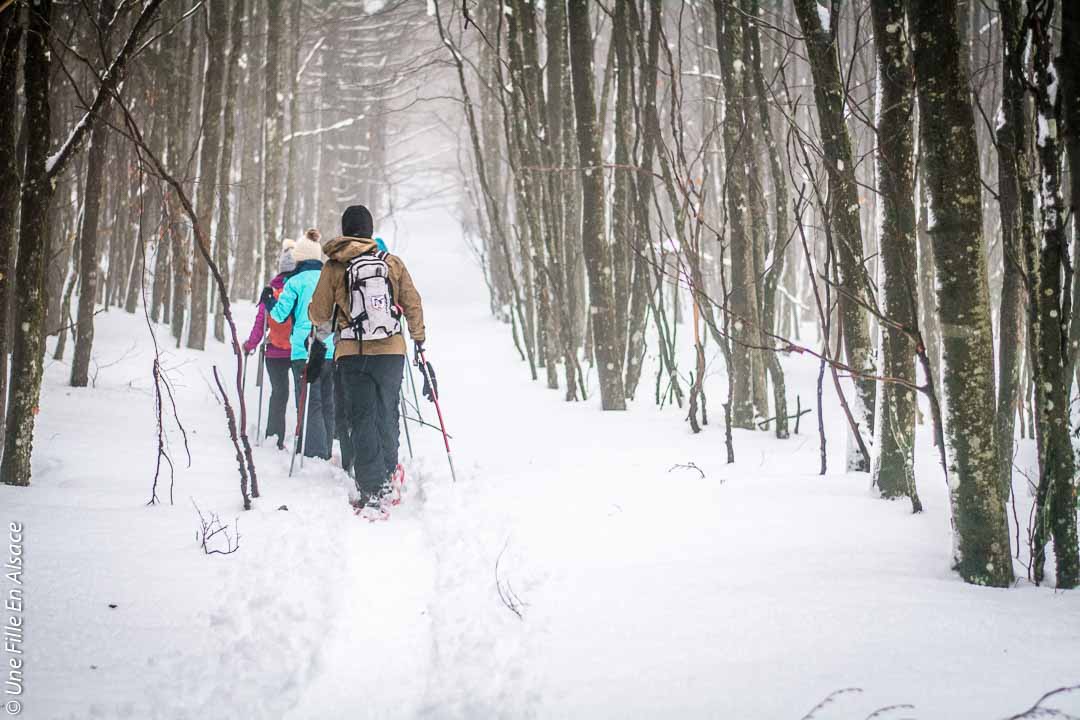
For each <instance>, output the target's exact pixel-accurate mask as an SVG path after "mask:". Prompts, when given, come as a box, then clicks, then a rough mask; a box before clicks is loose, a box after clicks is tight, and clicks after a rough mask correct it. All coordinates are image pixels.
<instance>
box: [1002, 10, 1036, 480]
mask: <svg viewBox="0 0 1080 720" xmlns="http://www.w3.org/2000/svg"><path fill="white" fill-rule="evenodd" d="M998 10H999V13H1000V15H999V17H1000V18H1001V35H1002V61H1003V62H1002V90H1001V108H1000V110H999V113H998V125H997V128H996V131H997V150H998V204H999V208H1000V212H1001V256H1002V275H1001V301H1000V308H1001V315H1000V320H999V322H998V326H999V331H998V395H997V439H998V454H999V455H1000V458H1001V459H1000V463H1001V466H1000V470H1001V488H1002V493H1003V494H1004V496H1005V497H1008V496H1009V493H1011V492H1012V459H1013V447H1014V441H1013V434H1014V431H1015V425H1016V406H1017V402H1016V401H1017V395H1018V394H1019V391H1020V384H1019V383H1020V372H1019V371H1020V356H1021V354H1022V352H1023V342H1022V338H1023V334H1022V332H1021V331H1022V327H1023V324H1024V323H1023V321H1024V312H1023V305H1024V303H1023V298H1024V286H1023V279H1024V275H1025V273H1026V272H1027V270H1026V268H1027V253H1028V250H1027V248H1030V247H1032V245H1033V243H1034V238H1033V233H1034V223H1035V219H1034V217H1033V208H1034V205H1033V198H1032V191H1031V184H1030V178H1029V175H1030V169H1029V167H1030V157H1029V155H1030V154H1029V152H1028V149H1027V144H1028V143H1027V132H1028V130H1027V126H1028V121H1027V112H1026V109H1025V107H1026V104H1027V101H1026V98H1025V86H1024V81H1025V80H1024V63H1025V60H1024V51H1025V48H1026V47H1027V43H1026V41H1025V40H1026V38H1027V36H1028V33H1027V32H1026V31H1025V30H1024V28H1023V14H1022V10H1021V2H1020V0H1001V2H999V3H998ZM1032 297H1034V295H1032Z"/></svg>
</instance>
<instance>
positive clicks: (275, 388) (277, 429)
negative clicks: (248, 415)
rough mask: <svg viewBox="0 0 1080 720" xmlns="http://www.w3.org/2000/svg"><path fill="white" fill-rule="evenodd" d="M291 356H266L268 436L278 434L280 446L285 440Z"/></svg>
mask: <svg viewBox="0 0 1080 720" xmlns="http://www.w3.org/2000/svg"><path fill="white" fill-rule="evenodd" d="M291 365H292V361H291V360H289V358H272V357H268V358H266V373H267V374H268V375H269V376H270V411H269V412H268V413H267V414H266V437H270V436H271V435H277V438H278V447H282V446H283V444H284V442H285V409H286V408H287V407H288V406H289V367H290V366H291Z"/></svg>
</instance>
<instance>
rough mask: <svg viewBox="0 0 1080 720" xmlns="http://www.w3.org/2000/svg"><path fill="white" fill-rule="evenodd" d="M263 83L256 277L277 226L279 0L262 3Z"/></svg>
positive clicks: (266, 268) (270, 256) (271, 253)
mask: <svg viewBox="0 0 1080 720" xmlns="http://www.w3.org/2000/svg"><path fill="white" fill-rule="evenodd" d="M266 17H267V20H266V25H267V32H266V79H265V82H266V85H265V93H264V94H263V97H264V101H263V102H264V103H265V106H264V108H263V112H265V113H266V115H265V119H266V127H265V130H264V133H263V252H262V257H263V264H262V272H261V273H259V274H258V275H259V277H269V276H270V273H271V271H272V270H273V262H274V258H276V257H277V254H278V253H277V251H278V245H279V242H280V240H279V238H281V237H282V235H281V233H282V228H281V146H282V144H283V142H284V139H285V137H284V135H285V128H284V127H283V125H284V119H285V118H284V114H285V110H284V108H283V107H282V100H283V99H282V97H281V77H280V75H281V73H280V71H279V69H278V65H279V64H278V55H279V53H280V51H281V34H282V27H283V25H284V23H285V14H284V13H283V12H282V11H281V0H267V3H266Z"/></svg>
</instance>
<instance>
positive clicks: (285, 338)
mask: <svg viewBox="0 0 1080 720" xmlns="http://www.w3.org/2000/svg"><path fill="white" fill-rule="evenodd" d="M292 248H293V241H292V240H286V241H285V242H284V243H283V244H282V246H281V255H280V256H279V258H278V274H277V275H275V276H274V279H273V280H271V281H270V283H269V284H268V285H267V287H266V288H264V289H263V292H264V293H265V292H267V291H269V292H270V293H272V294H273V296H274V297H277V296H278V295H280V294H281V289H282V288H283V287H285V281H286V280H288V279H289V276H290V275H292V272H293V270H295V269H296V260H295V259H294V258H293V254H292ZM267 333H269V337H268V338H267V339H266V372H267V374H268V375H270V410H269V412H268V413H267V416H266V437H270V436H271V435H277V438H278V441H277V446H278V450H283V449H284V448H285V408H287V407H288V405H289V367H290V366H291V361H290V355H291V352H292V350H291V345H290V342H289V335H290V334H291V333H292V318H291V317H290V318H288V319H287V320H286V321H285V322H283V323H279V322H277V321H276V320H274V319H273V318H272V317H270V313H268V312H267V311H266V307H265V305H264V304H263V303H259V312H258V314H257V315H256V316H255V324H254V325H252V327H251V334H250V335H249V336H248V339H247V342H245V343H244V352H245V353H247V354H248V355H250V354H251V353H253V352H255V350H256V349H257V348H258V347H259V343H261V342H262V341H263V337H264V336H266V335H267Z"/></svg>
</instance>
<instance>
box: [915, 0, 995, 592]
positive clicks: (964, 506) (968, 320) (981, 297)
mask: <svg viewBox="0 0 1080 720" xmlns="http://www.w3.org/2000/svg"><path fill="white" fill-rule="evenodd" d="M909 14H910V22H909V25H910V28H911V35H912V36H913V37H914V38H915V76H916V79H917V84H918V90H919V93H918V96H919V117H920V130H919V132H920V137H921V141H922V145H923V159H924V170H925V173H926V181H927V186H928V188H929V191H930V201H931V203H932V207H933V212H934V218H933V221H932V222H931V224H930V236H931V238H932V239H933V242H934V261H935V265H936V271H937V273H936V274H937V289H938V313H939V316H940V319H941V325H942V335H943V337H944V345H945V373H944V375H945V383H944V387H945V397H946V407H947V419H946V428H945V431H946V435H947V437H948V440H949V448H950V450H951V451H952V456H951V457H950V458H949V469H948V472H949V488H950V491H951V492H950V496H951V498H950V499H951V502H952V511H953V513H952V514H953V525H954V528H955V533H956V541H955V543H954V553H955V554H954V562H955V567H956V569H957V571H958V572H959V573H960V575H961V577H963V578H964V580H965V581H967V582H970V583H974V584H979V585H993V586H997V587H1007V586H1008V585H1009V584H1010V583H1011V582H1012V580H1013V573H1012V558H1011V555H1010V544H1009V527H1008V518H1007V516H1006V513H1005V499H1004V498H1003V497H1002V495H1001V483H1000V477H1001V476H1000V470H999V468H998V462H999V456H998V453H997V446H996V443H995V439H994V410H995V408H994V354H993V333H992V331H991V327H990V298H989V287H988V284H987V276H986V262H985V260H984V258H985V256H986V254H985V247H984V241H983V234H982V213H981V209H982V205H981V203H980V202H979V199H980V198H981V197H982V188H981V186H980V184H979V157H978V147H977V145H976V140H975V118H974V113H973V111H972V107H971V102H970V99H969V98H970V95H969V94H968V92H967V89H966V83H965V81H964V78H963V76H962V75H961V72H960V38H959V33H958V31H957V26H956V0H912V1H911V5H910V6H909Z"/></svg>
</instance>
